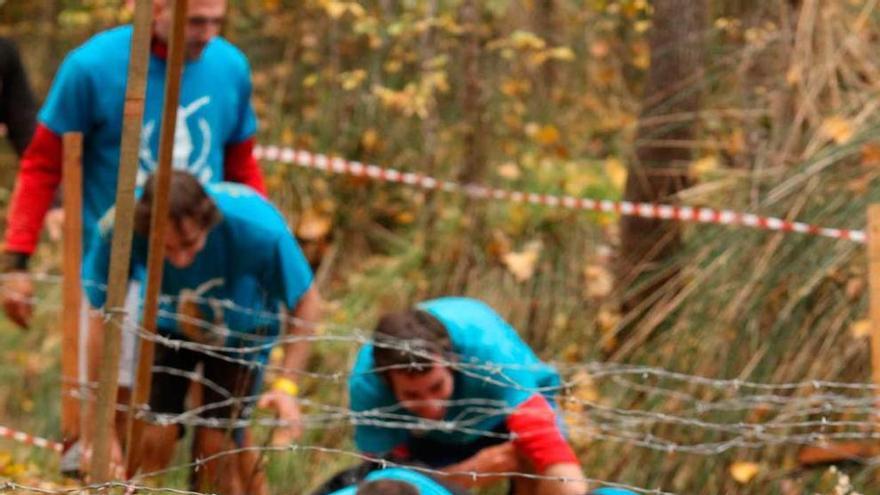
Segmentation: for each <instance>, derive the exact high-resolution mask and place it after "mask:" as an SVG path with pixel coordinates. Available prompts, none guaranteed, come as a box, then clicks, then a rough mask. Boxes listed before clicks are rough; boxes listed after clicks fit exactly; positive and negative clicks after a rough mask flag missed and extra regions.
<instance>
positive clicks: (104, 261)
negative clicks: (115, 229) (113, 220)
mask: <svg viewBox="0 0 880 495" xmlns="http://www.w3.org/2000/svg"><path fill="white" fill-rule="evenodd" d="M112 238H113V233H112V231H107V232H105V233H102V232H101V229H95V234H94V237H93V240H92V242H91V247H90V248H89V251H88V252H87V253H86V256H85V259H84V260H83V270H82V275H83V291H84V292H85V294H86V297H87V298H88V299H89V304H91V305H92V307H93V308H101V307H103V306H104V302H105V301H106V299H107V272H108V270H109V269H110V246H111V243H110V240H111V239H112Z"/></svg>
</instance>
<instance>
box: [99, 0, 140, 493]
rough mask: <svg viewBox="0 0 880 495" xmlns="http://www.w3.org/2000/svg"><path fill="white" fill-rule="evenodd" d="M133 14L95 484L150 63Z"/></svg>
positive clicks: (111, 406)
mask: <svg viewBox="0 0 880 495" xmlns="http://www.w3.org/2000/svg"><path fill="white" fill-rule="evenodd" d="M134 14H135V15H134V33H133V35H132V39H131V55H130V58H129V64H128V79H127V83H126V87H125V103H124V107H123V110H122V111H123V124H122V143H121V145H120V152H119V181H118V182H117V184H116V203H115V204H116V206H115V209H116V211H115V214H114V215H115V218H114V226H113V241H112V245H111V251H110V253H111V255H110V270H109V277H108V280H107V301H106V303H105V306H104V307H105V309H106V310H107V311H108V313H107V316H106V317H105V319H104V321H105V324H104V334H103V339H102V343H101V363H100V369H99V371H98V392H97V397H96V399H95V414H94V417H93V418H92V419H91V421H92V422H93V424H94V427H95V432H94V445H93V454H92V462H91V466H90V473H89V474H90V478H91V481H92V482H94V483H104V482H107V481H109V480H110V475H111V471H110V462H111V456H110V453H111V450H110V448H111V442H112V440H113V438H112V435H113V431H114V428H113V424H114V421H113V417H114V414H115V412H116V392H117V385H118V381H119V346H120V342H121V337H122V335H121V332H122V328H123V323H124V321H125V313H124V311H122V309H121V308H123V307H124V306H125V297H126V290H127V289H128V276H129V273H128V271H129V265H130V263H131V262H130V260H131V242H132V230H133V228H134V190H135V186H136V182H137V171H138V162H139V159H138V152H139V149H140V141H141V127H142V126H143V119H144V100H145V95H146V90H147V69H148V67H149V61H150V36H151V34H152V24H153V2H152V0H137V2H136V3H135V12H134Z"/></svg>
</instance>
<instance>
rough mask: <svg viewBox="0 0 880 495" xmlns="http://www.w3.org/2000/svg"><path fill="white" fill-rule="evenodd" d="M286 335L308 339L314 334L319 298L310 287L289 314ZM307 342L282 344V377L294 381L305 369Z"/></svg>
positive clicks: (307, 355)
mask: <svg viewBox="0 0 880 495" xmlns="http://www.w3.org/2000/svg"><path fill="white" fill-rule="evenodd" d="M289 316H290V317H291V319H290V321H288V323H287V332H286V333H287V335H288V336H294V337H309V336H311V335H313V334H314V333H315V324H317V322H318V321H319V320H320V318H321V296H320V295H319V294H318V289H316V288H315V287H314V286H312V287H311V288H310V289H309V290H308V291H306V293H305V294H304V295H303V297H302V298H301V299H300V301H299V304H298V305H297V306H296V309H294V310H293V312H292V313H290V314H289ZM310 347H311V343H310V342H309V341H308V340H294V341H292V342H287V343H285V344H284V363H283V367H284V375H283V376H284V377H286V378H289V379H291V380H293V381H296V379H297V375H298V374H299V373H300V372H301V371H302V370H304V369H305V366H306V362H307V361H308V359H309V348H310Z"/></svg>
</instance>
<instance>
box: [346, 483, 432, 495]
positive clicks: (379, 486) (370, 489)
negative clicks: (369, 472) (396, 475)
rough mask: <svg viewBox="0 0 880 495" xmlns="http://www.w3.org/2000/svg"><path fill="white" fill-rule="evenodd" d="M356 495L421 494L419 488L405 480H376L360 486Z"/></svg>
mask: <svg viewBox="0 0 880 495" xmlns="http://www.w3.org/2000/svg"><path fill="white" fill-rule="evenodd" d="M355 495H419V489H418V488H416V487H414V486H412V485H411V484H409V483H407V482H405V481H398V480H376V481H369V482H367V483H364V484H362V485H361V486H359V487H358V489H357V492H356V493H355Z"/></svg>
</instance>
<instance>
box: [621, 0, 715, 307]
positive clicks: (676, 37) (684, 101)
mask: <svg viewBox="0 0 880 495" xmlns="http://www.w3.org/2000/svg"><path fill="white" fill-rule="evenodd" d="M653 6H654V18H653V27H652V31H651V34H650V39H649V43H650V47H651V66H650V69H649V70H648V75H647V81H646V85H645V90H644V95H643V100H642V109H641V112H640V116H639V120H640V122H644V120H645V119H649V118H651V117H656V116H658V115H666V114H677V113H696V112H697V111H699V109H700V90H699V84H700V81H701V79H702V77H703V74H702V71H703V53H702V52H703V46H704V40H703V36H704V33H705V32H706V31H705V28H706V25H707V11H708V8H707V5H706V0H655V1H654V3H653ZM698 122H699V119H693V120H691V121H689V122H684V123H681V124H678V125H673V126H665V127H659V126H650V125H643V124H640V125H639V128H638V131H637V135H636V144H635V146H636V156H635V163H634V164H633V165H632V166H631V167H630V170H629V175H628V177H627V181H626V190H625V193H624V197H625V199H626V200H628V201H638V202H659V201H663V202H669V201H674V195H675V194H676V193H677V192H678V191H680V190H682V189H684V188H685V187H687V185H688V176H687V171H688V167H687V165H688V163H689V162H690V161H691V160H692V159H693V153H692V150H691V148H690V147H688V146H686V145H683V143H686V142H689V141H692V140H693V139H694V138H695V137H696V135H697V132H698ZM676 143H677V144H678V145H677V146H671V145H673V144H676ZM620 232H621V251H620V254H621V255H620V260H619V263H620V264H619V266H618V269H617V280H618V285H619V288H620V289H621V291H620V292H621V293H622V294H626V295H625V296H624V297H623V303H622V306H623V307H622V309H623V310H624V311H629V310H631V309H633V308H635V307H638V306H639V305H640V303H641V302H643V301H645V300H646V299H648V298H649V297H650V296H651V295H652V294H653V293H654V292H655V291H657V290H659V289H660V288H661V286H662V285H663V284H664V283H666V282H668V281H669V280H670V277H674V272H673V274H672V275H670V274H669V273H670V272H669V271H668V270H667V271H665V272H664V273H665V274H664V275H659V273H660V270H659V268H660V267H661V266H662V262H663V261H664V260H667V259H669V258H670V257H671V256H672V255H673V254H675V253H676V251H677V250H678V249H679V247H680V244H681V232H680V225H678V224H676V223H674V222H669V221H662V220H647V219H642V218H635V217H623V218H621V220H620ZM631 287H637V290H632V289H629V288H631ZM643 309H647V308H643Z"/></svg>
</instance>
